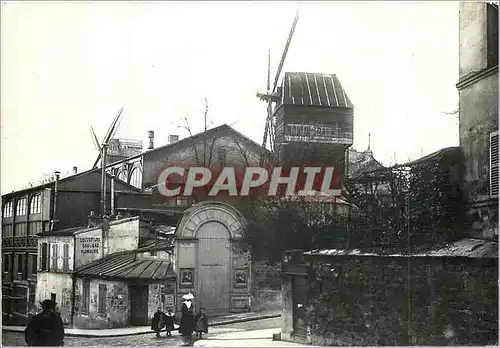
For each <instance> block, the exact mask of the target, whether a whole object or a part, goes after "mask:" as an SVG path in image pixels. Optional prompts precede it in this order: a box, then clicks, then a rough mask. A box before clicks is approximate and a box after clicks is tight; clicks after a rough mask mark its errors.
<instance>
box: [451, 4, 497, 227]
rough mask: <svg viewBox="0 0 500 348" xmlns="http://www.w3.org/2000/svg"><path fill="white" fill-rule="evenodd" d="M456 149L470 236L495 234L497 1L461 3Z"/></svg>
mask: <svg viewBox="0 0 500 348" xmlns="http://www.w3.org/2000/svg"><path fill="white" fill-rule="evenodd" d="M459 21H460V36H459V37H460V52H459V54H460V57H459V62H460V64H459V66H460V79H459V82H458V83H457V88H458V92H459V97H460V107H459V112H460V126H459V134H460V147H461V148H462V150H463V152H464V157H465V191H466V195H467V199H468V202H469V203H470V206H471V209H470V213H471V218H472V221H471V225H472V226H471V227H472V234H473V235H476V236H479V235H482V236H497V235H498V175H499V174H498V5H495V4H492V3H488V2H461V3H460V16H459Z"/></svg>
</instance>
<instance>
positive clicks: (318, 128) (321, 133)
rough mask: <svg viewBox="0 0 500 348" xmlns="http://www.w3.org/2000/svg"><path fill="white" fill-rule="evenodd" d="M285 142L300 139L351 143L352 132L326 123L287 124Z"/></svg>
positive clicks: (301, 140)
mask: <svg viewBox="0 0 500 348" xmlns="http://www.w3.org/2000/svg"><path fill="white" fill-rule="evenodd" d="M284 140H285V141H286V142H292V141H300V142H310V143H328V144H341V145H352V143H353V133H352V131H348V130H346V129H345V128H341V127H335V126H327V125H309V124H288V125H287V126H286V129H285V136H284Z"/></svg>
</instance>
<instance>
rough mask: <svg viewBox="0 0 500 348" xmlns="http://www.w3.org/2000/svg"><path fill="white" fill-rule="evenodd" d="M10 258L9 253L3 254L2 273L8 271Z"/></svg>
mask: <svg viewBox="0 0 500 348" xmlns="http://www.w3.org/2000/svg"><path fill="white" fill-rule="evenodd" d="M10 258H11V254H4V256H3V272H4V273H9V272H10Z"/></svg>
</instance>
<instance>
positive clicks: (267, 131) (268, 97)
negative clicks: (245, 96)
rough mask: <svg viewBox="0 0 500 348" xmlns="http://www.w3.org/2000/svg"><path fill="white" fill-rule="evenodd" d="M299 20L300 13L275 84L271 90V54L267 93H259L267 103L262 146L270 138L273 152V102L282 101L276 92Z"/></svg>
mask: <svg viewBox="0 0 500 348" xmlns="http://www.w3.org/2000/svg"><path fill="white" fill-rule="evenodd" d="M298 20H299V12H298V11H297V13H296V14H295V18H294V20H293V24H292V28H291V29H290V34H288V39H287V41H286V44H285V49H284V50H283V54H282V56H281V61H280V63H279V65H278V70H277V71H276V76H275V77H274V83H273V86H272V89H271V85H270V83H271V53H270V52H269V53H268V59H267V64H268V68H267V92H266V93H259V92H257V97H258V98H260V99H261V100H263V101H267V117H266V125H265V128H264V138H263V140H262V146H263V147H266V146H267V140H268V136H269V147H270V150H271V152H272V151H274V145H275V134H274V122H273V121H274V120H273V105H272V103H273V102H277V101H279V99H280V93H277V92H276V87H277V86H278V80H279V77H280V74H281V69H282V68H283V63H284V62H285V58H286V54H287V52H288V48H289V47H290V42H291V41H292V37H293V32H294V31H295V26H296V25H297V21H298Z"/></svg>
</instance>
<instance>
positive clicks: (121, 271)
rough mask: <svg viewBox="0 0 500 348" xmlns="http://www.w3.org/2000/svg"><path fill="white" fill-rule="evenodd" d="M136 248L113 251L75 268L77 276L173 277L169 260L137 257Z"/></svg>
mask: <svg viewBox="0 0 500 348" xmlns="http://www.w3.org/2000/svg"><path fill="white" fill-rule="evenodd" d="M137 251H138V250H131V251H126V252H120V253H114V254H111V255H108V256H106V257H103V258H102V259H99V260H96V261H94V262H91V263H89V264H88V265H85V266H83V267H81V268H80V269H78V270H76V272H75V273H74V275H75V276H77V277H96V278H108V279H109V278H112V279H143V280H165V279H169V278H172V277H175V273H174V272H173V270H172V266H171V264H170V261H168V260H151V259H137V256H136V253H137Z"/></svg>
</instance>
